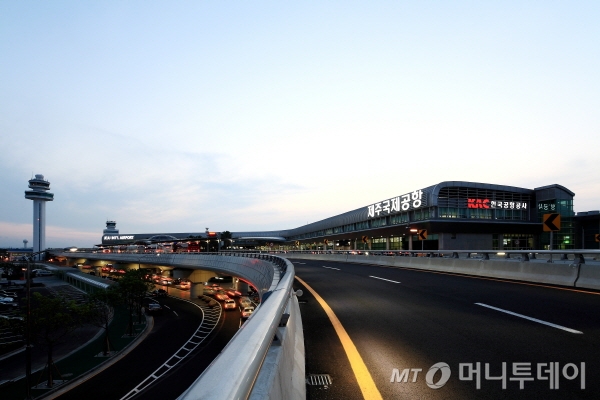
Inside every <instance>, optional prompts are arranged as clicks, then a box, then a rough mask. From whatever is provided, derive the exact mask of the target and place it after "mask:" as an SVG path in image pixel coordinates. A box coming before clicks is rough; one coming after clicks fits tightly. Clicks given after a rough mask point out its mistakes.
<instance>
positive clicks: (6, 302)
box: [0, 297, 18, 307]
mask: <svg viewBox="0 0 600 400" xmlns="http://www.w3.org/2000/svg"><path fill="white" fill-rule="evenodd" d="M0 304H4V305H7V306H13V307H17V306H18V304H17V301H15V299H13V298H12V297H0Z"/></svg>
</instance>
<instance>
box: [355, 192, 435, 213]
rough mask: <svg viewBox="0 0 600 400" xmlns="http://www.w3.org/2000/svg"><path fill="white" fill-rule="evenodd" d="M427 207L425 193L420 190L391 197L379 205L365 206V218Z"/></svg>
mask: <svg viewBox="0 0 600 400" xmlns="http://www.w3.org/2000/svg"><path fill="white" fill-rule="evenodd" d="M426 205H427V193H423V191H422V190H415V191H414V192H411V193H407V194H403V195H402V196H397V197H392V198H391V199H387V200H384V201H380V202H379V203H375V204H371V205H370V206H367V217H368V218H373V217H379V216H381V215H389V214H393V213H397V212H401V211H408V210H414V209H416V208H419V207H423V206H426Z"/></svg>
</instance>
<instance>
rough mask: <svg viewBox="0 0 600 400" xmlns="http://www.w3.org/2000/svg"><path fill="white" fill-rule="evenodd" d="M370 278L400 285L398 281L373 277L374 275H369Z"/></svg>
mask: <svg viewBox="0 0 600 400" xmlns="http://www.w3.org/2000/svg"><path fill="white" fill-rule="evenodd" d="M369 278H375V279H381V280H382V281H388V282H392V283H400V282H398V281H392V280H391V279H385V278H380V277H378V276H372V275H369Z"/></svg>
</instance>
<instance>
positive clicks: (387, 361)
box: [292, 260, 600, 400]
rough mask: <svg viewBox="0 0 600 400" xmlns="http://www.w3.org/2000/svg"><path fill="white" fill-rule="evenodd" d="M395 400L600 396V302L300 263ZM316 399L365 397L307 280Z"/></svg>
mask: <svg viewBox="0 0 600 400" xmlns="http://www.w3.org/2000/svg"><path fill="white" fill-rule="evenodd" d="M292 261H293V262H294V266H295V269H296V276H297V277H298V278H300V279H302V280H303V281H304V282H306V284H307V285H309V286H310V287H311V288H312V289H314V291H315V292H316V293H317V294H318V295H320V296H321V297H322V298H323V300H324V301H325V302H326V304H327V305H328V306H329V307H331V309H332V311H333V312H334V313H335V315H336V316H337V318H338V319H339V321H340V323H341V325H342V326H343V328H344V329H345V331H346V332H347V334H348V335H349V337H350V339H351V340H352V342H353V344H354V345H355V346H356V349H357V350H358V353H359V354H360V356H361V358H362V362H364V365H365V366H366V369H367V370H368V373H363V374H361V375H365V376H366V375H369V374H370V376H371V378H372V381H373V382H374V385H375V386H376V388H377V390H378V392H379V394H380V395H381V398H383V399H457V400H458V399H598V398H600V313H599V310H600V295H599V293H597V292H593V291H581V290H569V289H565V288H557V287H550V286H543V285H531V284H520V283H513V282H503V281H500V280H493V279H478V278H470V277H464V276H457V275H451V274H441V273H433V272H425V271H416V270H410V269H401V268H392V267H380V266H368V265H356V264H346V263H335V262H324V261H308V260H292ZM294 286H295V289H303V292H304V295H303V296H301V297H300V298H299V301H300V302H301V304H300V309H301V312H302V321H303V327H304V335H305V349H306V373H307V376H309V378H310V377H311V376H312V375H320V374H326V375H329V377H330V378H331V384H329V385H327V386H325V385H323V384H314V385H308V387H307V398H308V399H311V400H321V399H342V398H343V399H362V398H363V394H362V392H361V389H360V384H359V382H361V381H362V380H363V378H365V376H359V377H358V378H357V376H356V374H355V373H354V372H353V369H352V368H353V367H352V365H351V362H350V360H349V358H348V356H347V355H346V352H345V349H344V347H343V346H342V342H341V341H340V339H339V337H338V334H337V333H336V330H335V329H334V327H333V325H332V323H331V322H330V320H329V318H328V316H327V315H326V313H325V311H324V309H323V307H322V305H321V304H319V303H318V301H317V300H316V298H315V297H314V296H313V294H312V293H310V292H309V290H307V288H305V287H304V286H303V285H302V284H301V283H300V282H299V281H296V283H295V285H294Z"/></svg>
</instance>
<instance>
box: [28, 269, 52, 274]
mask: <svg viewBox="0 0 600 400" xmlns="http://www.w3.org/2000/svg"><path fill="white" fill-rule="evenodd" d="M31 273H32V274H33V276H52V275H54V274H53V273H52V272H50V271H48V270H45V269H33V270H31Z"/></svg>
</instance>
